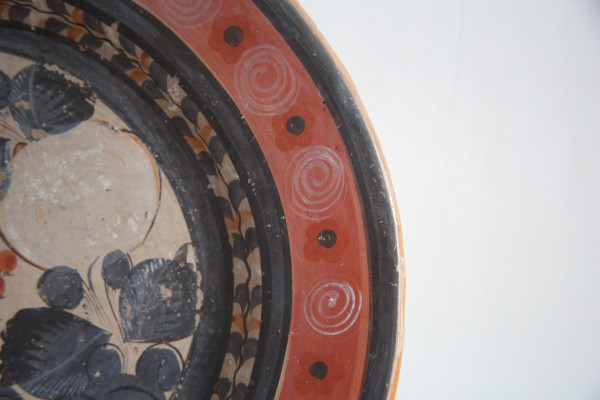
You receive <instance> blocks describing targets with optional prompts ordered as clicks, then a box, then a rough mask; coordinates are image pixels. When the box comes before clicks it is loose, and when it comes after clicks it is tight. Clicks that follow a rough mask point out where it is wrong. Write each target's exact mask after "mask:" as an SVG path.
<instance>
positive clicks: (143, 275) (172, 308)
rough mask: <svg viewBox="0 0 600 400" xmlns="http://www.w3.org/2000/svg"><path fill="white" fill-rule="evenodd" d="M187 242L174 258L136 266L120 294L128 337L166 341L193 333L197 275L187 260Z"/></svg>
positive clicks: (144, 340)
mask: <svg viewBox="0 0 600 400" xmlns="http://www.w3.org/2000/svg"><path fill="white" fill-rule="evenodd" d="M187 254H188V249H187V245H186V246H183V247H182V248H181V249H180V250H179V251H178V253H177V255H176V256H175V258H174V259H173V260H167V259H164V258H154V259H150V260H146V261H143V262H141V263H140V264H138V265H136V266H135V267H134V268H133V269H132V270H131V272H130V275H129V279H128V281H127V283H125V284H124V285H123V286H122V289H121V294H120V297H119V313H120V318H121V325H122V327H123V331H124V333H125V338H126V340H128V341H132V342H164V341H171V340H179V339H182V338H184V337H187V336H190V335H191V334H192V333H193V331H194V327H195V324H196V306H197V302H198V293H197V292H198V277H197V274H196V272H195V271H194V265H193V264H191V263H188V262H187V260H186V259H187Z"/></svg>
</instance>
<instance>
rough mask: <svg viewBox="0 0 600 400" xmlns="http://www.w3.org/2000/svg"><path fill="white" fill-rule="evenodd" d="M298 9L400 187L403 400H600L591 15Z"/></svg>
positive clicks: (346, 1)
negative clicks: (334, 62)
mask: <svg viewBox="0 0 600 400" xmlns="http://www.w3.org/2000/svg"><path fill="white" fill-rule="evenodd" d="M300 1H301V4H302V5H303V7H304V8H305V9H306V11H307V12H308V13H309V15H310V16H311V17H312V18H313V20H314V21H315V23H316V24H317V26H318V27H319V28H320V30H321V31H322V32H323V34H324V35H325V37H326V38H327V39H328V41H329V42H330V44H331V45H332V47H333V48H334V50H335V51H336V52H337V54H338V55H339V57H340V58H341V60H342V62H343V63H344V64H345V65H346V67H347V69H348V70H349V72H350V75H351V76H352V78H353V79H354V81H355V83H356V86H357V88H358V91H359V94H360V96H361V97H362V99H363V101H364V104H365V106H366V108H367V110H368V113H369V115H370V117H371V119H372V122H373V124H374V125H375V128H376V130H377V132H378V134H379V138H380V140H381V143H382V146H383V149H384V153H385V156H386V159H387V162H388V165H389V167H390V170H391V174H392V178H393V181H394V185H395V188H396V193H397V197H398V203H399V208H400V213H401V217H402V222H403V228H404V237H405V249H406V258H407V279H408V291H407V303H406V341H405V348H404V349H405V351H404V360H403V368H402V372H401V379H400V390H399V394H398V399H401V400H412V399H460V400H467V399H476V400H484V399H485V400H494V399H498V400H507V399H511V400H512V399H523V400H525V399H527V400H530V399H544V400H552V399H557V400H559V399H560V400H565V399H569V400H573V399H575V400H577V399H585V400H587V399H590V400H596V399H600V288H599V287H600V263H599V262H598V260H599V255H598V254H599V252H600V233H599V227H600V211H599V205H600V186H599V185H600V3H599V2H598V1H595V0H564V1H552V0H550V1H548V0H544V1H542V0H530V1H523V0H504V1H491V0H488V1H471V0H457V1H453V2H443V1H433V0H374V1H365V0H300Z"/></svg>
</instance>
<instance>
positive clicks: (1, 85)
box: [0, 71, 10, 399]
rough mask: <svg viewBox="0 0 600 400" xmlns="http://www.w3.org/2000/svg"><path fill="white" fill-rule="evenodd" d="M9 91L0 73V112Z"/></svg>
mask: <svg viewBox="0 0 600 400" xmlns="http://www.w3.org/2000/svg"><path fill="white" fill-rule="evenodd" d="M9 90H10V78H9V77H8V76H7V75H6V74H5V73H4V72H2V71H0V110H2V109H3V108H4V107H6V106H7V105H8V93H9ZM0 399H1V398H0Z"/></svg>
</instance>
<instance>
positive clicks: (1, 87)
mask: <svg viewBox="0 0 600 400" xmlns="http://www.w3.org/2000/svg"><path fill="white" fill-rule="evenodd" d="M9 90H10V78H9V77H8V76H7V75H6V74H5V73H4V72H2V71H0V110H2V109H3V108H4V107H6V106H7V105H8V92H9Z"/></svg>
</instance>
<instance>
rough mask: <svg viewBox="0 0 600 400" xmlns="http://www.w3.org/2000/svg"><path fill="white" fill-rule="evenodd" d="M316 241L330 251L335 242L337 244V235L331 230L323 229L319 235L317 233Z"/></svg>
mask: <svg viewBox="0 0 600 400" xmlns="http://www.w3.org/2000/svg"><path fill="white" fill-rule="evenodd" d="M317 241H318V242H319V244H320V245H321V246H323V247H327V248H328V249H330V248H332V247H333V245H334V244H335V242H337V235H336V234H335V232H334V231H332V230H331V229H323V230H322V231H321V233H319V236H318V237H317Z"/></svg>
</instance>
